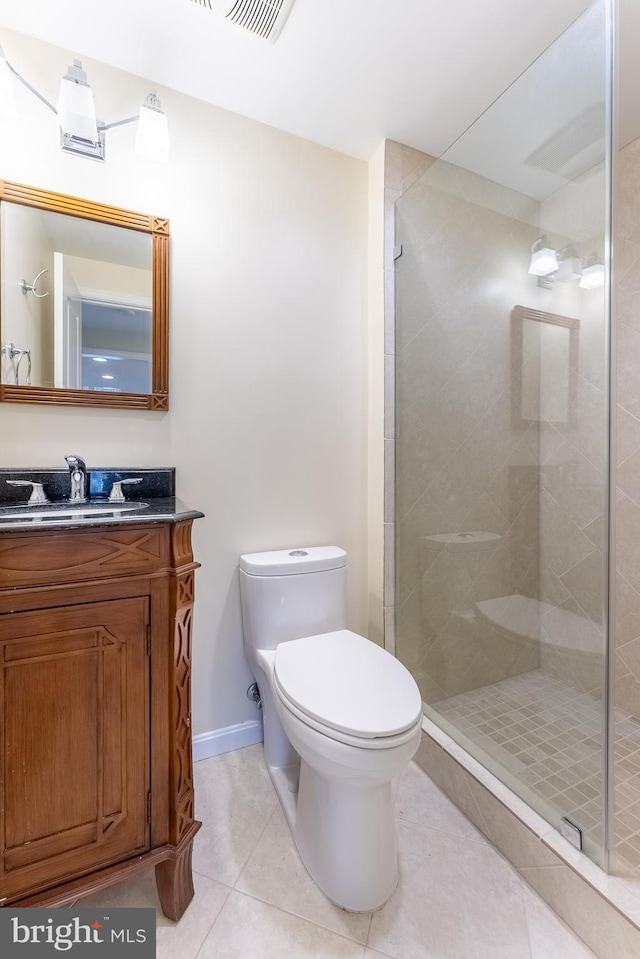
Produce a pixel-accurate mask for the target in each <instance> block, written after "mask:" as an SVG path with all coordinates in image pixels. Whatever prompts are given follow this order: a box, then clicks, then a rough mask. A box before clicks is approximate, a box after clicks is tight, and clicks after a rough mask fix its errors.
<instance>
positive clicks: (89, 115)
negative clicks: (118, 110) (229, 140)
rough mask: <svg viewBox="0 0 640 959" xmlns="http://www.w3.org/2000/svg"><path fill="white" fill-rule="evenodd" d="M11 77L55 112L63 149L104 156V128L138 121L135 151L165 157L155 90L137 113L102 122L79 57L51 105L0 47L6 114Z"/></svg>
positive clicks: (10, 108)
mask: <svg viewBox="0 0 640 959" xmlns="http://www.w3.org/2000/svg"><path fill="white" fill-rule="evenodd" d="M13 77H15V78H16V79H17V80H19V81H20V83H21V84H22V85H23V86H24V87H26V88H27V90H28V91H29V92H30V93H32V94H33V95H34V96H35V97H37V98H38V100H40V102H41V103H44V105H45V106H46V107H48V108H49V109H50V110H52V111H53V113H55V114H56V116H57V117H58V121H59V123H60V145H61V147H62V149H63V150H64V151H65V152H66V153H74V154H76V156H85V157H91V158H92V159H94V160H104V154H105V133H106V131H107V130H111V129H112V128H113V127H120V126H124V125H126V124H128V123H138V130H137V135H136V146H135V149H136V153H138V154H140V155H141V156H145V157H149V158H150V159H152V160H159V161H161V162H166V161H167V158H168V156H169V132H168V126H167V117H166V115H165V113H164V112H163V110H162V107H161V105H160V101H159V100H158V98H157V97H156V95H155V93H150V94H149V95H148V96H147V98H146V100H145V102H144V103H143V104H142V106H141V107H140V111H139V113H138V114H137V116H134V117H126V118H125V119H124V120H116V121H114V122H113V123H102V122H101V121H100V120H98V119H97V118H96V109H95V104H94V101H93V92H92V90H91V87H90V86H89V82H88V80H87V75H86V73H85V71H84V70H83V69H82V61H80V60H74V61H73V64H72V65H71V66H70V67H69V69H68V71H67V73H66V74H65V76H64V77H63V78H62V80H61V81H60V92H59V95H58V102H57V104H56V105H55V106H54V105H53V103H51V102H50V101H49V100H47V98H46V97H45V96H43V95H42V94H41V93H39V91H38V90H36V88H35V87H33V86H31V84H30V83H29V82H28V81H27V80H25V78H24V77H23V76H21V74H19V73H18V71H17V70H16V69H15V68H14V67H12V66H11V64H10V63H9V62H8V60H7V59H6V58H5V56H4V54H3V52H2V48H1V47H0V113H1V114H4V115H5V116H6V115H8V116H14V115H15V112H16V111H15V99H14V91H13Z"/></svg>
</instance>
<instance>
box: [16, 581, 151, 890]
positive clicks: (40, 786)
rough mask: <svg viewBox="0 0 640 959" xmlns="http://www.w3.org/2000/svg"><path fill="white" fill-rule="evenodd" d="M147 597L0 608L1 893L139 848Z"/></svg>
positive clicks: (145, 756) (145, 779)
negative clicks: (47, 607)
mask: <svg viewBox="0 0 640 959" xmlns="http://www.w3.org/2000/svg"><path fill="white" fill-rule="evenodd" d="M148 621H149V601H148V598H147V597H139V598H135V599H125V600H113V601H112V602H105V603H90V604H87V605H83V606H71V607H64V608H60V609H52V610H40V611H38V612H31V613H12V614H9V615H5V616H1V617H0V665H1V667H2V668H1V671H0V724H1V728H0V742H1V743H2V755H1V764H0V788H1V793H2V795H1V797H0V843H1V847H0V853H1V857H0V899H3V898H16V896H18V895H20V893H22V892H23V891H26V890H29V891H35V890H36V889H39V888H46V887H47V886H52V885H55V884H57V883H58V882H61V881H64V879H65V878H68V877H70V876H76V875H79V874H81V873H83V872H89V871H91V870H93V869H94V868H96V866H98V865H104V864H106V863H109V862H115V861H118V860H120V859H124V858H127V857H128V856H130V855H134V854H135V853H139V852H142V851H144V850H146V849H148V848H149V824H148V822H147V792H148V788H149V680H148V674H149V669H148V657H147V626H148Z"/></svg>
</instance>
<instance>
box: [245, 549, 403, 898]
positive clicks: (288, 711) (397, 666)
mask: <svg viewBox="0 0 640 959" xmlns="http://www.w3.org/2000/svg"><path fill="white" fill-rule="evenodd" d="M345 581H346V554H345V553H344V550H341V549H339V548H337V547H315V548H309V549H304V550H278V551H274V552H271V553H260V554H249V555H245V556H242V557H241V561H240V584H241V595H242V611H243V632H244V646H245V652H246V655H247V659H248V661H249V664H250V666H251V668H252V670H253V672H254V675H255V677H256V681H257V683H258V687H259V689H260V695H261V699H262V704H263V712H264V749H265V760H266V764H267V768H268V770H269V775H270V776H271V779H272V781H273V784H274V786H275V788H276V792H277V794H278V797H279V799H280V802H281V805H282V808H283V811H284V814H285V817H286V819H287V822H288V824H289V827H290V829H291V833H292V835H293V838H294V840H295V843H296V846H297V848H298V851H299V853H300V856H301V858H302V860H303V862H304V864H305V866H306V868H307V870H308V871H309V873H310V875H311V876H312V878H313V879H314V880H315V882H316V883H317V885H318V886H319V887H320V889H322V891H323V892H324V893H325V895H327V896H328V898H329V899H331V900H332V901H333V902H335V903H336V904H337V905H339V906H342V907H343V908H345V909H349V910H353V911H369V910H371V909H375V908H377V907H378V906H381V905H382V904H383V903H384V902H386V900H387V899H388V898H389V896H390V895H391V894H392V893H393V891H394V889H395V887H396V883H397V878H398V866H397V844H396V832H395V819H394V811H393V792H394V784H395V783H396V782H397V780H398V778H399V777H400V775H401V774H402V772H403V770H404V768H405V767H406V765H407V763H408V762H409V760H410V759H411V758H412V756H413V755H414V754H415V752H416V750H417V748H418V745H419V742H420V734H421V723H422V700H421V696H420V692H419V690H418V687H417V685H416V683H415V681H414V679H413V677H412V676H411V674H410V673H409V672H408V671H407V670H406V669H405V667H404V666H403V665H402V664H401V663H400V662H399V661H398V660H396V659H395V658H394V657H393V656H391V655H390V654H389V653H387V652H385V650H383V649H381V648H380V647H379V646H376V645H375V644H374V643H371V642H370V641H369V640H367V639H365V638H364V637H362V636H359V635H357V634H356V633H353V632H351V631H350V630H347V629H344V620H345Z"/></svg>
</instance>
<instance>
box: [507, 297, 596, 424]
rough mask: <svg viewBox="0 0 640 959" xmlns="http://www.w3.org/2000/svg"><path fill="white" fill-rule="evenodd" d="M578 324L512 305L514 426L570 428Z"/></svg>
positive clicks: (573, 396) (573, 413) (574, 321)
mask: <svg viewBox="0 0 640 959" xmlns="http://www.w3.org/2000/svg"><path fill="white" fill-rule="evenodd" d="M579 326H580V321H579V320H577V319H573V318H571V317H568V316H560V315H558V314H556V313H544V312H543V311H542V310H533V309H528V308H527V307H525V306H516V307H515V309H514V311H513V326H512V351H513V352H512V371H513V374H512V375H513V386H514V388H513V401H514V409H513V419H514V425H515V426H519V427H526V426H528V425H529V424H530V423H535V422H538V423H552V424H553V425H554V426H556V428H558V427H565V428H566V427H568V426H573V425H575V424H573V423H572V422H571V417H572V416H574V415H575V402H574V400H575V395H576V374H577V362H578V331H579Z"/></svg>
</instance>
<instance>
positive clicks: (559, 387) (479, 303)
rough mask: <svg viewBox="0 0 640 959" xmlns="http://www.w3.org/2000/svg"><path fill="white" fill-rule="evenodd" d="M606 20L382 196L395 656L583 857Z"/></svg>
mask: <svg viewBox="0 0 640 959" xmlns="http://www.w3.org/2000/svg"><path fill="white" fill-rule="evenodd" d="M607 16H608V15H607V7H606V4H605V2H604V0H599V2H597V3H595V4H594V5H593V6H592V7H590V8H589V9H588V10H587V11H586V13H585V14H584V15H583V16H582V17H580V18H579V19H578V20H577V21H576V22H575V23H574V24H573V25H572V27H571V28H570V29H569V30H567V31H566V32H565V33H564V34H562V35H561V36H560V37H559V38H558V40H557V41H556V42H555V43H554V44H553V45H552V46H551V47H550V48H549V49H547V50H546V52H545V53H544V54H543V55H542V56H541V57H540V58H539V59H538V60H537V61H536V62H535V63H534V64H533V65H532V66H531V67H530V68H529V70H528V71H527V72H526V73H525V74H523V75H522V76H521V77H520V78H519V79H518V80H517V81H516V82H515V83H514V84H513V85H512V86H511V87H510V88H509V89H508V90H507V91H506V92H505V93H504V94H503V96H502V97H501V98H500V99H499V100H497V101H496V102H495V103H494V104H493V105H492V106H491V107H490V108H489V109H488V110H487V111H486V112H485V113H484V114H483V115H482V116H481V117H480V119H479V120H478V121H477V122H476V123H475V124H474V125H473V126H472V127H470V128H469V130H467V132H466V133H465V134H464V135H463V136H462V137H461V138H460V139H459V140H458V141H457V142H456V143H455V144H454V145H453V147H451V149H450V150H449V151H448V152H447V153H446V154H445V155H444V156H443V157H442V158H441V159H440V160H437V161H435V162H434V163H433V164H432V165H431V166H430V168H429V169H428V170H427V172H426V173H424V174H423V175H422V177H421V178H420V179H419V180H417V181H416V182H415V183H414V184H413V186H411V187H410V189H409V190H408V191H407V192H405V193H404V195H403V196H402V197H401V198H400V200H398V202H397V204H396V244H402V255H401V256H400V258H399V259H398V260H397V261H396V406H395V408H396V467H395V469H396V472H395V496H396V501H395V521H396V572H395V575H396V584H395V595H396V624H395V625H396V629H395V635H396V653H397V655H398V657H399V658H400V659H401V660H402V661H403V662H404V663H405V665H407V666H408V668H409V669H410V670H411V671H412V673H413V675H414V676H415V678H416V681H417V682H418V685H419V686H420V689H421V691H422V696H423V700H424V703H425V712H426V714H427V715H428V716H429V717H430V718H431V719H433V720H434V721H435V722H436V723H437V724H438V725H439V726H441V727H442V728H443V729H444V730H445V731H446V732H447V733H448V734H449V735H451V736H452V737H453V738H454V739H455V740H456V741H458V742H459V743H460V744H461V745H463V746H464V747H465V748H466V749H467V750H468V751H469V752H470V753H471V754H472V755H474V756H475V757H476V758H477V759H479V760H480V761H481V762H482V763H483V764H484V765H485V766H487V767H488V768H489V769H490V770H491V771H492V772H493V773H494V774H495V775H497V776H498V777H499V778H500V779H501V780H502V781H503V782H505V783H506V784H507V785H508V786H509V787H510V788H511V789H513V790H514V791H515V792H516V793H517V794H518V795H519V796H521V797H522V798H523V799H524V800H525V801H526V802H527V803H528V804H529V805H531V806H532V807H533V808H534V809H536V810H537V811H538V812H539V813H541V814H542V815H543V816H545V817H546V818H547V819H548V821H549V822H550V823H552V824H553V825H554V826H557V827H560V826H561V822H562V819H563V818H565V819H567V820H569V822H571V823H573V824H574V825H575V826H577V827H578V829H579V830H580V831H581V832H582V840H583V848H584V850H585V852H586V853H587V854H588V855H589V856H591V857H592V858H593V859H594V860H595V861H596V862H598V863H599V864H603V857H604V839H603V836H604V818H605V817H604V757H605V687H606V666H605V662H606V660H605V652H606V619H607V602H606V595H607V594H606V585H607V577H606V571H607V559H608V557H607V536H608V532H607V531H608V514H607V504H608V479H607V475H608V459H607V455H608V454H607V449H608V311H607V297H606V287H605V285H604V270H603V264H604V263H605V252H606V251H605V244H606V242H607V216H608V213H607V208H608V204H607V186H606V184H607V176H606V173H607V172H608V171H605V165H606V164H605V153H606V150H607V148H608V136H607V126H608V124H607V116H608V110H607V107H606V102H607V98H608V89H607V41H606V37H607V35H608V26H607ZM545 259H546V261H547V262H546V265H545V263H544V262H543V263H542V264H541V265H540V260H543V261H544V260H545ZM532 270H537V273H534V272H532Z"/></svg>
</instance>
